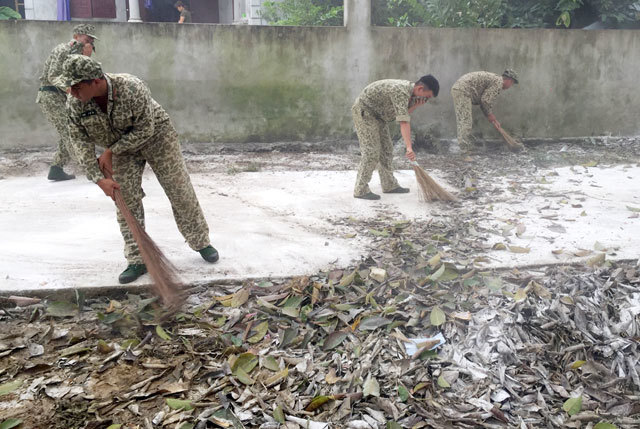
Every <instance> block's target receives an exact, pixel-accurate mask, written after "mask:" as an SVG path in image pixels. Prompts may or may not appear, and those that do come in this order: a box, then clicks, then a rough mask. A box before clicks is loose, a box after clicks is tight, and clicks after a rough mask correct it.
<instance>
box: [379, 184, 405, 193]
mask: <svg viewBox="0 0 640 429" xmlns="http://www.w3.org/2000/svg"><path fill="white" fill-rule="evenodd" d="M408 192H409V188H403V187H402V186H398V187H397V188H393V189H392V190H390V191H384V193H385V194H407V193H408Z"/></svg>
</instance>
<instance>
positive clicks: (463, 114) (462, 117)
mask: <svg viewBox="0 0 640 429" xmlns="http://www.w3.org/2000/svg"><path fill="white" fill-rule="evenodd" d="M451 96H452V97H453V106H454V108H455V110H456V124H457V129H458V144H459V145H460V149H462V150H464V151H468V150H470V149H472V148H473V137H472V135H471V127H472V125H473V122H472V116H471V97H469V96H468V95H466V94H465V93H464V92H462V91H460V90H458V89H455V88H453V89H452V90H451Z"/></svg>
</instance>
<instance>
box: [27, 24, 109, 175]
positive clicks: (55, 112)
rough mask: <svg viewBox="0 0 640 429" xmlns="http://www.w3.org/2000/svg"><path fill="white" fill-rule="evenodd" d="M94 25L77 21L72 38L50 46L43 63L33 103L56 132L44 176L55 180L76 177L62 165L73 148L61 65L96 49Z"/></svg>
mask: <svg viewBox="0 0 640 429" xmlns="http://www.w3.org/2000/svg"><path fill="white" fill-rule="evenodd" d="M94 34H95V28H94V26H93V25H91V24H79V25H76V26H75V27H74V29H73V39H72V40H71V41H70V42H64V43H60V44H59V45H58V46H56V47H55V48H53V51H51V54H49V57H48V58H47V60H46V61H45V63H44V68H43V70H42V74H41V75H40V88H39V89H38V96H37V97H36V103H38V104H39V105H40V108H41V109H42V113H44V116H45V118H47V121H49V123H50V124H51V125H53V126H54V127H55V129H56V131H57V132H58V146H57V149H56V153H55V155H54V156H53V161H52V162H51V167H50V168H49V175H48V176H47V178H48V179H49V180H53V181H55V182H58V181H62V180H70V179H75V177H76V176H74V175H73V174H67V173H65V172H64V170H63V167H64V166H65V165H66V164H67V163H68V162H69V161H70V160H71V158H72V154H73V150H72V148H71V146H70V142H69V126H68V120H67V112H66V109H65V105H66V103H67V93H66V92H65V89H66V88H63V87H62V86H61V85H60V83H59V81H58V79H59V78H60V75H61V74H62V65H63V64H64V62H65V60H66V59H67V58H68V57H69V55H72V54H83V55H86V56H91V53H92V52H93V51H94V50H95V48H94V41H95V40H98V38H97V37H96V36H95V35H94Z"/></svg>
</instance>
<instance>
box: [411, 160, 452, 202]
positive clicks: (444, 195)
mask: <svg viewBox="0 0 640 429" xmlns="http://www.w3.org/2000/svg"><path fill="white" fill-rule="evenodd" d="M413 171H414V172H415V173H416V180H417V182H418V187H419V188H420V197H421V198H422V199H423V200H424V201H434V200H441V201H457V200H458V199H457V198H456V197H455V196H453V195H452V194H450V193H449V192H448V191H446V190H445V189H444V188H442V187H441V186H440V185H438V184H437V183H436V181H435V180H433V179H432V178H431V176H429V175H428V174H427V172H426V171H424V170H423V169H422V168H421V167H420V166H419V165H418V164H417V163H414V164H413Z"/></svg>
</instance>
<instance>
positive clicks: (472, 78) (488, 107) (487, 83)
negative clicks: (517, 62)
mask: <svg viewBox="0 0 640 429" xmlns="http://www.w3.org/2000/svg"><path fill="white" fill-rule="evenodd" d="M451 89H453V90H457V91H462V92H463V93H464V94H466V95H467V96H469V97H471V103H472V104H479V105H480V108H481V109H482V112H483V113H484V114H485V115H486V116H488V115H490V114H491V113H492V108H493V102H494V101H495V99H496V97H497V96H498V95H499V94H500V91H502V76H500V75H497V74H495V73H489V72H485V71H478V72H471V73H467V74H465V75H463V76H462V77H461V78H460V79H458V81H457V82H456V83H455V84H454V85H453V88H451Z"/></svg>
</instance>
